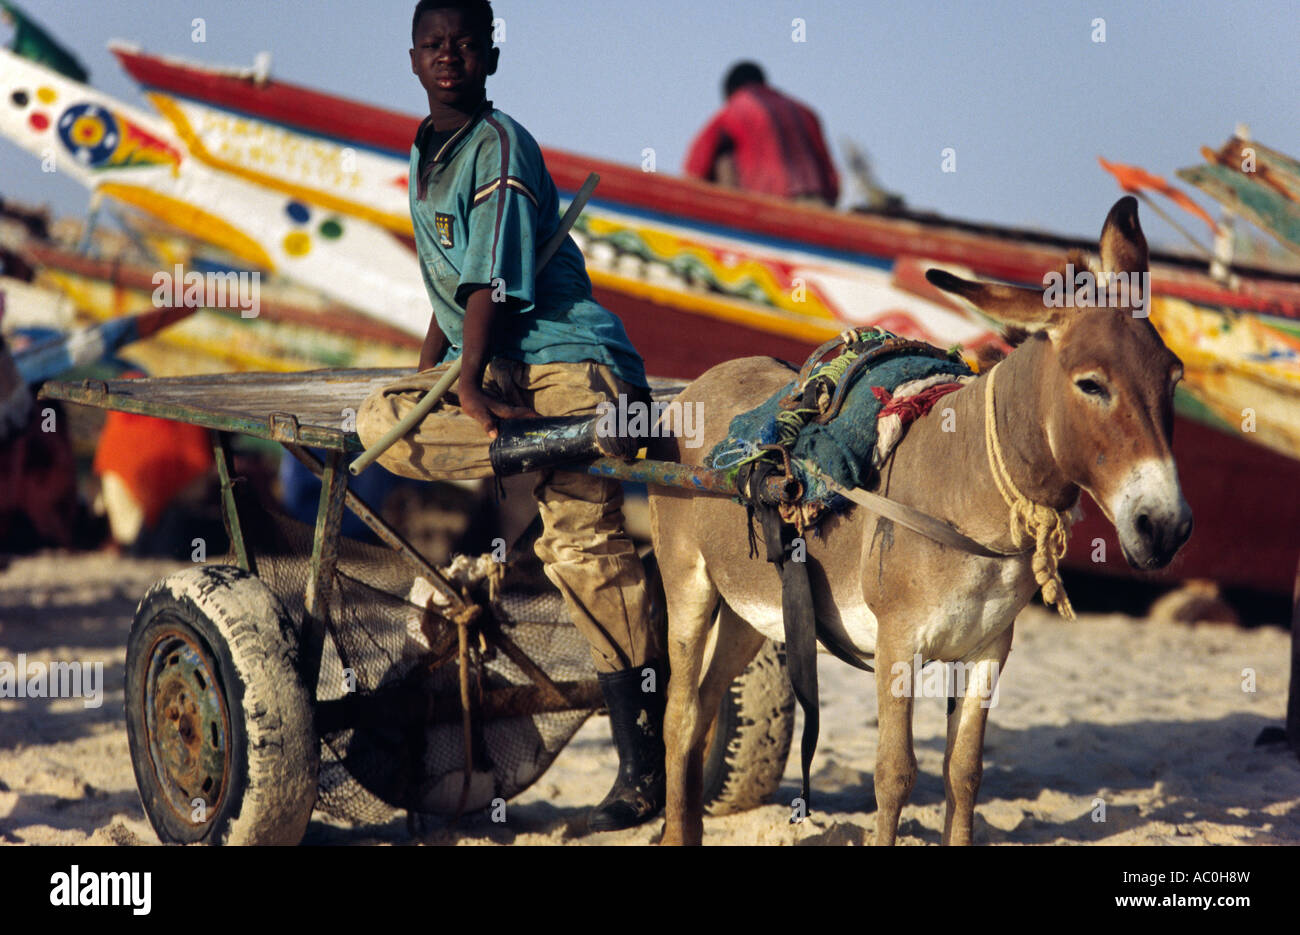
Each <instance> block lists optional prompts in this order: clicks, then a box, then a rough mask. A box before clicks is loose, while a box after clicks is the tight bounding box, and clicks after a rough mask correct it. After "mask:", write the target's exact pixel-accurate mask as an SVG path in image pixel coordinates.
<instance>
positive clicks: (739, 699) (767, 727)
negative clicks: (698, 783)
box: [704, 640, 795, 815]
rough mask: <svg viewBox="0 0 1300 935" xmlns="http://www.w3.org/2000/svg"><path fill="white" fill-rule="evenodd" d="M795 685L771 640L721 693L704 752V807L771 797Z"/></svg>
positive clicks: (781, 770) (785, 750) (784, 751)
mask: <svg viewBox="0 0 1300 935" xmlns="http://www.w3.org/2000/svg"><path fill="white" fill-rule="evenodd" d="M794 701H795V699H794V691H793V690H792V689H791V688H790V678H789V676H787V675H786V671H785V650H784V649H783V648H780V647H778V646H777V644H776V643H773V642H772V641H771V640H767V641H766V642H764V643H763V648H762V649H760V650H759V651H758V654H757V655H756V656H754V659H753V661H752V662H750V664H749V667H748V668H746V669H745V671H744V672H742V673H741V674H740V676H739V677H738V678H737V679H736V680H735V681H734V682H732V683H731V687H730V688H728V689H727V693H726V694H725V695H723V696H722V704H721V705H720V706H719V708H718V719H717V721H715V722H714V727H713V739H712V742H711V743H710V745H709V749H708V752H707V753H706V754H705V757H704V807H705V809H706V810H707V811H708V813H709V814H710V815H730V814H732V813H734V812H743V811H745V810H747V809H751V808H757V807H758V806H760V805H764V804H766V803H767V802H770V801H771V800H772V796H774V795H775V794H776V791H777V789H778V788H780V786H781V777H782V776H784V775H785V761H786V759H787V757H789V755H790V741H791V739H792V738H793V737H794Z"/></svg>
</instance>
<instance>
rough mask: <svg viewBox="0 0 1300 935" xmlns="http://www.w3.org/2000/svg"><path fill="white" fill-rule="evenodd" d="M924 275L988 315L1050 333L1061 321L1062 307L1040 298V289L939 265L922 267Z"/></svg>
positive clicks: (932, 283)
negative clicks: (967, 275)
mask: <svg viewBox="0 0 1300 935" xmlns="http://www.w3.org/2000/svg"><path fill="white" fill-rule="evenodd" d="M925 278H926V279H928V280H929V281H930V283H931V285H934V286H938V287H939V288H940V289H942V290H943V291H944V292H950V293H952V294H953V295H955V296H957V297H958V298H961V299H965V300H966V301H967V302H969V303H970V304H971V305H973V306H975V308H976V309H978V310H979V311H981V312H983V313H984V314H985V315H988V316H989V317H990V318H996V319H997V320H998V321H1000V322H1003V323H1005V324H1008V325H1016V326H1018V327H1020V328H1023V329H1025V330H1026V331H1030V332H1034V331H1047V332H1048V333H1049V335H1050V334H1051V333H1052V332H1053V331H1054V330H1055V329H1056V328H1057V327H1058V326H1059V325H1060V324H1061V323H1062V316H1061V312H1062V310H1061V309H1059V308H1053V307H1049V306H1048V305H1047V304H1046V303H1045V302H1044V301H1043V291H1042V290H1041V289H1027V288H1024V287H1021V286H1004V285H999V284H997V283H991V282H971V281H970V280H968V279H962V278H961V277H960V276H954V275H953V274H952V273H949V272H947V271H946V270H941V269H929V270H926V271H925Z"/></svg>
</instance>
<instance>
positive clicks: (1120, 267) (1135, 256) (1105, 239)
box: [1100, 195, 1150, 273]
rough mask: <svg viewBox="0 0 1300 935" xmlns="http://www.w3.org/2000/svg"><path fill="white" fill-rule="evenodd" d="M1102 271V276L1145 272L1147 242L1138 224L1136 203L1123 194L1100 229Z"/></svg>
mask: <svg viewBox="0 0 1300 935" xmlns="http://www.w3.org/2000/svg"><path fill="white" fill-rule="evenodd" d="M1100 246H1101V269H1102V272H1104V273H1145V272H1146V271H1147V262H1148V260H1149V256H1150V254H1149V251H1148V250H1147V239H1146V237H1145V236H1143V234H1142V225H1141V224H1140V223H1138V203H1137V199H1136V198H1134V197H1133V196H1132V195H1125V196H1124V197H1123V198H1121V199H1120V200H1119V201H1117V202H1115V206H1114V207H1113V208H1111V209H1110V214H1108V215H1106V223H1105V224H1103V225H1102V228H1101V244H1100Z"/></svg>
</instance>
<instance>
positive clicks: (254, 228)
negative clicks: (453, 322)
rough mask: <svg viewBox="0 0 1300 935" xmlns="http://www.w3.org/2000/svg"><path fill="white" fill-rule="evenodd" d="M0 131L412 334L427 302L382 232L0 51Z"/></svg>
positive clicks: (125, 198)
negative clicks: (197, 152) (194, 148)
mask: <svg viewBox="0 0 1300 935" xmlns="http://www.w3.org/2000/svg"><path fill="white" fill-rule="evenodd" d="M0 133H3V134H4V135H5V136H6V137H8V138H9V139H11V140H13V141H14V142H15V143H16V144H17V145H19V146H20V147H22V148H23V149H25V150H27V151H28V152H29V153H31V154H32V155H33V156H35V157H36V158H38V159H46V160H52V162H53V164H54V166H55V167H57V169H58V170H59V171H60V172H63V173H65V174H67V175H68V176H69V177H71V178H72V179H74V180H76V181H77V182H78V183H80V184H81V185H84V186H85V187H86V188H88V189H90V190H92V191H95V192H98V193H100V194H102V195H106V196H109V197H111V198H114V199H116V200H117V201H119V202H122V203H124V204H127V205H131V206H132V207H135V208H138V209H139V210H141V211H144V212H146V213H149V214H151V215H154V216H155V217H158V218H160V219H162V220H164V221H166V222H167V223H169V224H172V225H173V226H175V227H178V228H180V229H182V230H186V231H188V232H189V233H191V234H192V235H193V236H195V237H198V238H201V239H203V240H205V241H207V242H210V243H213V244H216V245H218V246H220V247H222V248H224V249H226V250H228V251H230V252H231V253H233V254H234V255H236V256H238V257H240V258H241V259H242V260H243V261H245V262H247V263H250V264H252V265H254V266H256V267H259V268H260V269H263V270H268V271H278V272H282V273H284V275H286V276H289V277H291V278H294V279H297V280H299V281H302V282H306V283H309V284H311V285H313V286H315V287H317V288H319V289H320V290H321V291H322V292H324V293H326V294H327V295H330V296H332V297H334V298H336V299H337V300H339V301H342V302H346V303H347V304H349V305H351V306H353V307H355V308H357V309H360V310H362V311H365V312H368V313H370V314H371V315H374V316H376V317H378V318H380V319H382V320H385V321H390V322H395V323H397V324H398V325H399V326H404V327H405V328H406V329H407V330H410V331H412V333H419V334H421V335H422V334H423V332H424V329H425V328H427V326H428V317H429V316H428V310H427V304H428V299H427V297H426V296H425V293H424V288H423V285H422V284H421V282H420V275H419V267H418V265H417V264H416V260H415V257H414V255H413V254H412V252H411V251H410V250H409V249H408V248H407V247H406V246H405V245H404V244H403V243H402V242H401V241H400V240H398V239H397V238H395V237H394V236H393V235H392V234H391V233H390V232H389V231H388V230H385V229H383V228H381V227H378V226H376V225H374V224H372V223H370V222H368V221H366V220H363V219H361V218H355V217H351V216H348V215H342V214H339V213H337V212H334V211H331V210H329V209H322V208H320V207H318V206H316V205H314V204H309V203H305V202H303V201H301V200H299V199H297V198H294V197H292V196H287V195H285V194H284V193H282V192H279V191H275V190H273V189H269V188H265V187H263V186H261V185H258V184H255V183H253V182H251V181H248V180H246V179H244V178H240V177H237V176H235V175H232V174H230V173H228V172H224V171H219V170H216V169H214V168H212V167H211V166H209V165H207V164H205V163H204V162H203V161H202V160H201V159H198V158H196V157H194V156H193V154H191V153H190V152H189V150H188V148H187V147H186V144H185V140H184V139H183V138H182V137H181V136H179V135H178V134H177V133H176V132H175V131H174V130H173V128H172V126H171V124H169V123H168V122H167V121H166V120H160V119H159V118H157V117H153V116H150V115H148V114H144V113H141V112H139V111H137V110H136V109H135V108H133V107H130V106H129V105H127V104H124V103H122V102H120V101H117V100H115V99H113V98H112V97H110V96H108V95H106V94H103V93H101V92H98V91H96V90H94V89H93V88H91V87H89V86H87V85H84V84H80V83H78V82H76V81H73V80H71V79H69V78H67V77H65V76H64V75H61V74H59V73H58V72H56V71H52V70H51V69H49V68H45V67H43V66H41V65H38V64H35V63H33V62H31V61H28V60H27V59H24V58H20V57H19V56H17V55H14V54H13V53H11V52H9V51H7V50H3V49H0Z"/></svg>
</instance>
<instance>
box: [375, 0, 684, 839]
mask: <svg viewBox="0 0 1300 935" xmlns="http://www.w3.org/2000/svg"><path fill="white" fill-rule="evenodd" d="M492 21H493V15H492V7H491V5H490V3H489V2H488V0H420V2H419V3H418V5H417V6H416V8H415V16H414V22H413V25H412V42H413V45H414V48H412V49H411V53H410V54H411V71H412V72H413V73H414V74H415V75H416V76H417V77H418V78H419V79H420V84H421V85H422V86H423V87H424V89H425V91H426V92H427V93H428V100H429V116H428V117H426V118H425V120H424V121H423V123H421V125H420V128H419V131H418V132H417V134H416V139H415V143H414V145H413V146H412V148H411V162H410V191H411V219H412V221H413V223H414V227H415V241H416V246H417V249H418V252H419V258H420V268H421V271H422V273H423V275H424V284H425V288H426V289H427V290H428V293H429V299H430V301H431V302H432V304H433V317H432V319H431V321H430V323H429V331H428V335H427V337H426V338H425V341H424V346H423V348H422V350H421V353H420V362H419V373H417V374H416V375H414V376H413V377H410V378H408V379H404V380H400V381H398V382H396V383H393V384H391V385H389V386H386V387H384V388H382V389H381V390H379V391H377V392H375V393H374V394H372V395H371V396H370V397H369V398H368V399H367V400H366V401H365V403H364V404H363V405H362V407H361V410H360V412H359V413H358V415H357V434H358V435H359V436H360V437H361V440H362V442H363V443H364V444H365V445H366V446H367V447H369V446H370V445H372V444H373V443H374V442H375V441H376V440H378V439H379V438H380V437H381V436H382V435H383V434H384V433H385V432H386V431H387V430H388V429H390V428H392V427H393V426H394V425H395V424H396V423H397V422H398V421H400V420H401V418H402V417H403V416H404V415H405V414H406V413H408V412H409V411H410V410H411V409H412V408H413V407H414V406H415V405H416V404H417V403H418V402H419V400H420V399H421V398H422V397H423V395H424V394H425V393H426V392H427V391H428V390H429V389H430V388H431V387H432V386H433V384H434V383H435V382H437V380H438V377H439V376H440V375H441V374H442V372H443V371H444V370H445V368H446V366H447V365H448V364H449V363H450V362H451V361H453V360H455V359H456V358H457V357H460V359H461V363H462V369H461V374H460V382H459V386H458V389H457V392H456V393H455V394H454V395H453V394H447V395H444V396H443V397H442V401H441V402H440V403H439V404H438V406H437V408H435V409H434V410H433V412H432V413H431V414H430V415H429V416H428V417H426V418H425V419H424V420H423V421H422V422H421V423H420V424H419V425H418V426H417V427H416V428H414V429H412V430H411V431H410V432H409V433H407V435H406V436H404V437H403V438H402V439H399V440H398V441H397V442H396V443H395V444H394V445H393V446H392V447H391V448H389V449H388V451H387V452H386V453H385V454H384V455H383V456H381V458H380V459H379V460H380V463H381V464H383V465H384V466H385V467H386V468H388V469H389V470H391V471H393V472H395V473H397V474H402V475H405V476H407V477H415V478H421V479H429V480H452V479H467V478H482V477H489V476H492V474H493V468H492V464H491V461H490V458H489V446H490V444H491V443H492V441H493V440H494V439H498V437H499V436H500V442H501V443H511V444H512V445H513V446H515V447H516V448H517V447H518V446H519V445H521V444H527V442H526V441H523V440H521V439H519V438H518V437H516V438H514V439H512V438H510V437H509V436H510V435H511V434H515V435H516V436H518V435H519V424H518V423H516V422H514V421H513V420H515V419H518V418H521V417H536V416H543V417H555V416H575V415H586V414H593V415H594V414H595V413H596V411H597V406H598V405H599V404H600V403H601V402H606V401H608V402H613V403H617V402H618V401H619V397H620V395H622V396H623V399H624V400H638V399H639V400H647V399H648V398H649V395H648V394H649V390H648V389H647V384H646V378H645V370H644V366H643V364H642V360H641V357H640V355H639V354H638V353H637V351H636V349H635V348H633V347H632V344H631V342H630V341H629V340H628V337H627V334H626V332H625V331H624V329H623V325H622V322H620V321H619V319H618V318H617V317H615V316H614V315H613V314H612V313H610V312H609V311H607V310H606V309H604V308H602V307H601V306H600V305H598V304H597V303H596V302H595V301H594V299H593V298H592V294H591V282H590V280H589V279H588V277H587V271H586V266H585V263H584V261H583V257H582V254H581V252H580V251H579V250H578V248H577V246H576V245H575V244H574V242H573V240H572V239H569V238H565V241H564V243H563V245H562V246H561V247H560V249H559V251H558V252H557V253H556V254H555V256H554V258H553V259H552V260H551V261H550V262H549V263H548V264H547V265H546V267H545V268H544V269H542V270H537V269H536V268H535V267H536V262H535V261H536V255H537V250H538V249H539V247H540V245H541V244H543V243H545V242H546V241H547V240H548V239H549V238H550V236H551V235H552V234H553V233H554V232H555V231H556V229H557V228H558V226H559V200H558V195H557V192H556V188H555V183H554V181H553V180H552V179H551V176H550V173H549V172H548V171H547V169H546V166H545V164H544V162H543V160H542V154H541V151H540V149H539V148H538V146H537V143H536V142H535V141H534V140H533V138H532V136H530V135H529V134H528V132H527V131H526V130H525V129H524V128H523V127H521V126H520V125H519V124H518V123H516V122H515V121H514V120H512V119H511V118H510V117H508V116H507V115H506V114H504V113H502V112H501V111H499V110H496V109H495V108H494V107H493V106H492V102H491V101H488V100H487V99H486V81H487V76H488V75H491V74H493V73H495V71H496V68H497V59H498V54H499V50H498V49H496V48H494V47H493V44H492ZM500 420H508V421H504V422H502V421H500ZM543 455H544V453H543V452H538V453H537V456H538V457H541V456H543ZM569 457H570V458H571V457H572V456H571V455H570V456H569ZM534 463H536V462H535V461H534ZM551 463H554V461H552V462H551ZM533 492H534V495H535V496H536V497H537V500H538V503H539V506H540V511H541V517H542V522H543V531H542V533H541V536H540V537H539V538H538V540H537V544H536V547H535V548H536V552H537V555H538V557H539V558H540V559H541V560H542V562H543V563H544V565H545V570H546V575H547V577H548V578H549V579H550V580H551V581H552V582H553V583H554V584H555V586H556V587H558V588H559V590H560V592H561V593H562V594H563V595H564V599H565V603H566V605H567V607H568V609H569V613H570V615H571V616H572V618H573V620H574V622H575V623H576V624H577V626H578V628H579V629H580V630H581V631H582V633H583V635H584V636H585V637H586V639H587V641H588V643H589V644H590V645H591V651H592V657H593V659H594V660H595V664H596V669H597V674H598V678H599V681H600V686H601V689H602V692H603V694H604V696H605V700H606V702H607V704H608V707H609V712H610V723H611V726H612V729H613V734H614V742H615V746H616V748H617V750H618V756H619V771H618V777H617V780H616V781H615V783H614V787H613V788H612V789H611V790H610V793H609V794H608V795H607V796H606V797H605V799H604V801H602V802H601V803H600V804H599V805H598V806H596V808H595V809H594V810H593V811H592V813H591V815H590V816H589V822H588V823H589V827H590V828H591V829H592V830H596V831H605V830H617V829H622V828H628V827H632V826H634V825H637V824H640V823H642V822H644V821H646V820H648V819H650V818H651V817H653V816H654V815H655V814H656V813H657V812H658V811H659V809H660V808H661V807H662V804H663V794H664V773H663V739H662V723H663V708H664V702H663V699H664V690H665V688H666V685H667V667H666V665H664V664H663V663H662V662H661V661H659V659H658V653H659V649H658V647H657V646H656V645H655V644H656V636H655V634H653V633H652V632H651V630H652V628H651V625H650V620H649V613H648V600H647V589H646V579H645V571H644V569H643V567H642V565H641V560H640V559H639V558H638V556H637V554H636V550H635V547H634V545H633V543H632V541H631V540H630V539H629V538H628V536H627V534H626V533H625V532H624V530H623V514H622V504H623V493H622V487H621V486H620V484H619V483H618V482H617V481H612V480H606V479H602V478H598V477H594V476H591V475H587V474H580V473H571V472H554V471H551V470H549V469H544V470H542V471H541V474H540V477H539V480H538V482H537V484H536V486H535V487H534V491H533ZM646 668H652V669H655V670H656V677H655V679H654V682H653V685H654V686H655V688H656V690H655V691H653V692H643V691H642V683H643V681H644V679H643V676H642V671H643V670H644V669H646Z"/></svg>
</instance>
